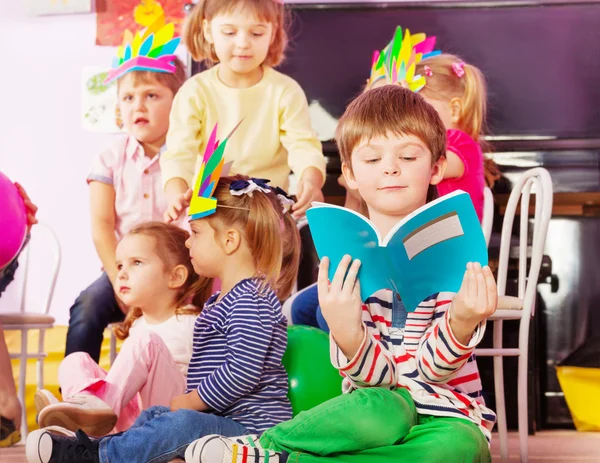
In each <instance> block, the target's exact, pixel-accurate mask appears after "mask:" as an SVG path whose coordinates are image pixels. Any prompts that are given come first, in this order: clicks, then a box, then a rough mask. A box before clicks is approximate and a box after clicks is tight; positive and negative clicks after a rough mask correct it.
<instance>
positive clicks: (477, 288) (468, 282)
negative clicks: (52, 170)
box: [450, 262, 498, 346]
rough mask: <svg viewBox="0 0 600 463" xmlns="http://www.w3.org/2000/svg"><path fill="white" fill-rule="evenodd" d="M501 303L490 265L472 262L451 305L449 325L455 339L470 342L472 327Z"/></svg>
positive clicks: (464, 343) (488, 315)
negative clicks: (482, 265)
mask: <svg viewBox="0 0 600 463" xmlns="http://www.w3.org/2000/svg"><path fill="white" fill-rule="evenodd" d="M497 306H498V288H497V287H496V281H495V280H494V275H493V274H492V271H491V270H490V268H489V267H488V266H487V265H486V266H485V267H483V268H482V267H481V265H480V264H479V263H477V262H475V263H473V262H469V263H468V264H467V270H466V272H465V275H464V277H463V282H462V286H461V287H460V290H459V291H458V293H456V296H454V299H453V300H452V305H451V306H450V328H451V329H452V333H453V334H454V336H455V337H456V340H457V341H458V342H460V343H461V344H463V345H465V346H466V345H468V344H469V341H470V340H471V336H472V335H473V331H474V330H475V328H477V325H479V324H480V323H481V322H482V321H484V320H485V319H487V318H488V317H490V316H491V315H493V314H494V312H495V311H496V307H497Z"/></svg>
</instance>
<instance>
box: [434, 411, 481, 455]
mask: <svg viewBox="0 0 600 463" xmlns="http://www.w3.org/2000/svg"><path fill="white" fill-rule="evenodd" d="M435 448H436V449H437V450H434V451H437V452H440V455H439V457H440V458H439V459H436V458H431V460H430V461H440V462H441V461H443V462H448V463H489V462H491V461H492V457H491V454H490V449H489V446H488V443H487V440H486V439H485V437H484V435H483V433H482V432H481V431H480V430H479V429H478V428H477V427H476V426H475V425H473V424H472V423H470V422H468V421H466V420H465V422H464V423H462V422H458V421H457V422H456V423H453V425H452V431H451V432H445V433H444V435H440V436H439V437H438V438H437V439H436V445H435ZM432 449H433V447H432Z"/></svg>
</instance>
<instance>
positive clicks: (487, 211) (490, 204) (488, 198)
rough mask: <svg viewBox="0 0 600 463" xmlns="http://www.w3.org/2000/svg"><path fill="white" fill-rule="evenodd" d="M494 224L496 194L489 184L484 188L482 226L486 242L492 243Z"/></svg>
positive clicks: (487, 243)
mask: <svg viewBox="0 0 600 463" xmlns="http://www.w3.org/2000/svg"><path fill="white" fill-rule="evenodd" d="M493 225H494V194H493V193H492V190H490V189H489V188H488V187H487V186H486V187H485V188H484V189H483V220H482V221H481V228H482V229H483V236H485V244H486V245H488V246H489V245H490V237H491V236H492V226H493Z"/></svg>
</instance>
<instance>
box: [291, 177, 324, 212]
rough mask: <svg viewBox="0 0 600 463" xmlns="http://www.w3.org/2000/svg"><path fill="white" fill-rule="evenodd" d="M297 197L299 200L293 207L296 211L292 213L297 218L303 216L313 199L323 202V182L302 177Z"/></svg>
mask: <svg viewBox="0 0 600 463" xmlns="http://www.w3.org/2000/svg"><path fill="white" fill-rule="evenodd" d="M321 178H322V177H321ZM296 198H298V201H297V202H296V204H294V207H292V210H293V211H294V212H293V214H292V215H293V216H294V218H295V219H300V218H302V217H303V216H304V214H306V210H307V209H308V208H309V207H310V206H311V203H312V202H313V201H321V202H323V201H324V199H325V198H323V192H322V191H321V184H320V183H318V182H314V181H312V180H310V179H305V178H304V177H303V178H302V179H300V181H299V182H298V185H297V187H296Z"/></svg>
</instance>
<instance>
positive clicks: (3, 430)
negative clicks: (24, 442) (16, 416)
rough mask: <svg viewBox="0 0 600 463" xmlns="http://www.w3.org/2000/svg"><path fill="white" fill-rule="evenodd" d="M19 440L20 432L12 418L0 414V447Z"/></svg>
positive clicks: (13, 443)
mask: <svg viewBox="0 0 600 463" xmlns="http://www.w3.org/2000/svg"><path fill="white" fill-rule="evenodd" d="M20 440H21V432H20V431H19V430H18V429H17V427H16V426H15V422H14V421H13V420H9V419H7V418H4V417H3V416H0V448H2V447H10V446H11V445H15V444H16V443H17V442H19V441H20Z"/></svg>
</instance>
